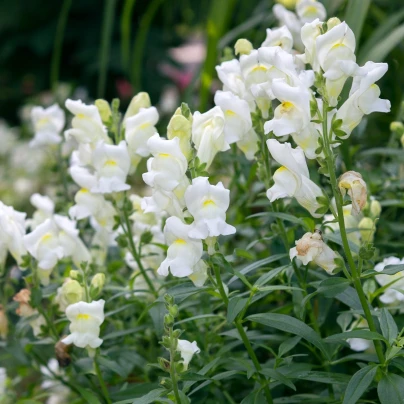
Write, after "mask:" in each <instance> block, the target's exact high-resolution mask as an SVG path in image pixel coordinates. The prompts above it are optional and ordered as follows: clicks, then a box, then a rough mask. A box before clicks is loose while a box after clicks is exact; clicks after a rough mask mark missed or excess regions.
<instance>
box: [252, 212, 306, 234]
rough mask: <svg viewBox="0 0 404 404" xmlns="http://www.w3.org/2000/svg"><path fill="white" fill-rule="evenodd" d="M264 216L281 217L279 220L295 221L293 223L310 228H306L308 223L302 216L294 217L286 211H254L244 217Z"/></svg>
mask: <svg viewBox="0 0 404 404" xmlns="http://www.w3.org/2000/svg"><path fill="white" fill-rule="evenodd" d="M266 216H268V217H274V218H276V219H281V220H284V221H286V222H291V223H295V224H298V225H299V226H302V227H304V228H305V229H306V230H310V228H308V227H309V224H308V223H306V222H305V221H304V220H303V218H301V217H296V216H293V215H290V214H288V213H282V212H261V213H255V214H254V215H251V216H247V217H246V220H248V219H253V218H256V217H266Z"/></svg>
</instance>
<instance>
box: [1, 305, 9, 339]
mask: <svg viewBox="0 0 404 404" xmlns="http://www.w3.org/2000/svg"><path fill="white" fill-rule="evenodd" d="M7 334H8V319H7V315H6V312H5V311H4V308H3V306H2V305H1V304H0V337H1V338H2V339H6V338H7Z"/></svg>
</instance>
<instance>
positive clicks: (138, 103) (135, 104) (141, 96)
mask: <svg viewBox="0 0 404 404" xmlns="http://www.w3.org/2000/svg"><path fill="white" fill-rule="evenodd" d="M150 107H151V101H150V97H149V94H147V93H144V92H141V93H138V94H136V95H135V96H134V97H133V98H132V101H131V102H130V104H129V107H128V109H127V110H126V114H125V117H124V120H125V119H127V118H130V117H131V116H134V115H136V114H137V113H138V112H139V110H140V108H150Z"/></svg>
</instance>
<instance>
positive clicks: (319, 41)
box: [316, 22, 356, 106]
mask: <svg viewBox="0 0 404 404" xmlns="http://www.w3.org/2000/svg"><path fill="white" fill-rule="evenodd" d="M316 57H317V60H318V63H319V66H320V67H321V68H322V69H323V71H324V77H325V78H326V82H325V87H326V93H327V97H328V101H329V104H330V105H331V106H335V105H337V103H338V96H339V95H340V94H341V91H342V88H343V86H344V84H345V81H346V79H347V78H348V76H349V74H347V73H350V72H347V70H346V68H347V66H354V64H353V63H350V62H355V60H356V56H355V35H354V33H353V31H352V30H351V29H350V28H349V27H348V25H347V24H346V23H345V22H342V23H340V24H338V25H336V26H335V27H333V28H331V29H330V30H329V31H327V32H326V33H325V34H323V35H319V36H318V37H317V38H316Z"/></svg>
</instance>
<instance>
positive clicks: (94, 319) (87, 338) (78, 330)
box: [62, 299, 105, 348]
mask: <svg viewBox="0 0 404 404" xmlns="http://www.w3.org/2000/svg"><path fill="white" fill-rule="evenodd" d="M104 304H105V301H104V300H102V299H101V300H96V301H92V302H91V303H86V302H78V303H74V304H71V305H70V306H68V307H67V309H66V316H67V318H68V319H69V320H70V326H69V330H70V334H69V335H68V336H67V337H66V338H63V339H62V342H63V343H64V344H66V345H70V344H74V345H76V346H77V347H79V348H87V347H90V348H98V347H99V346H100V345H101V344H102V342H103V340H102V339H101V338H100V337H99V336H100V326H101V324H102V323H103V322H104Z"/></svg>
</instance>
